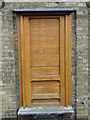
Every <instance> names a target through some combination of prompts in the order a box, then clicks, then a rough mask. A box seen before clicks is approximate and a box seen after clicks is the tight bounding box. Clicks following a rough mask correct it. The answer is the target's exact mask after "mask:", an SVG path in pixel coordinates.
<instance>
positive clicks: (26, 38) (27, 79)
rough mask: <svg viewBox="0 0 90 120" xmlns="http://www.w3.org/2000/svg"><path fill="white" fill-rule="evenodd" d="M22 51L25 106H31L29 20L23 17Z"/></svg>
mask: <svg viewBox="0 0 90 120" xmlns="http://www.w3.org/2000/svg"><path fill="white" fill-rule="evenodd" d="M24 46H25V47H24V51H25V56H24V59H25V93H26V105H27V106H31V70H30V31H29V19H28V17H24Z"/></svg>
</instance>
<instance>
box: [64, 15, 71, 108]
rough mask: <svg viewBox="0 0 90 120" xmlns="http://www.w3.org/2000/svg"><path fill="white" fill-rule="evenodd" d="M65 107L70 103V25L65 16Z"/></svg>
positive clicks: (67, 16) (68, 18)
mask: <svg viewBox="0 0 90 120" xmlns="http://www.w3.org/2000/svg"><path fill="white" fill-rule="evenodd" d="M65 18H66V21H65V23H66V32H65V34H66V36H65V37H66V106H68V104H69V103H70V101H71V100H70V99H71V28H70V27H71V25H70V23H69V22H70V21H69V20H70V19H71V18H70V17H69V15H66V17H65ZM69 100H70V101H69Z"/></svg>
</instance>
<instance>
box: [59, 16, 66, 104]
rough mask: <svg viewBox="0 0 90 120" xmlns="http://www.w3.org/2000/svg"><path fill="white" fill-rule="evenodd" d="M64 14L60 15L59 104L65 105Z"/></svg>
mask: <svg viewBox="0 0 90 120" xmlns="http://www.w3.org/2000/svg"><path fill="white" fill-rule="evenodd" d="M64 33H65V30H64V16H60V81H61V95H60V96H61V105H62V106H64V105H65V38H64Z"/></svg>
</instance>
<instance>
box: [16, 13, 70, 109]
mask: <svg viewBox="0 0 90 120" xmlns="http://www.w3.org/2000/svg"><path fill="white" fill-rule="evenodd" d="M46 14H47V17H48V16H51V17H52V15H53V14H54V17H57V15H58V16H60V17H59V19H60V21H62V19H65V23H63V22H60V24H61V25H60V39H63V41H64V42H63V43H60V47H61V49H60V56H62V57H61V59H60V64H61V67H60V74H61V77H60V79H65V81H63V82H62V83H61V85H62V86H64V84H65V93H66V94H65V97H63V96H61V105H62V106H68V105H71V104H72V102H71V92H72V90H71V14H70V12H59V13H58V12H54V13H53V12H42V13H40V12H36V14H35V13H32V12H31V13H27V12H26V13H20V12H19V14H17V27H18V58H19V91H20V106H23V107H24V108H25V107H26V106H27V103H28V104H29V105H31V102H30V101H29V99H31V92H30V91H28V92H29V96H28V99H26V96H27V95H26V94H27V93H25V89H26V88H27V87H26V86H27V85H28V81H29V80H27V81H25V75H26V76H27V75H28V76H29V77H30V75H29V74H28V73H25V72H24V70H26V71H30V68H28V67H27V65H26V66H25V61H27V60H28V59H23V57H22V56H24V54H25V52H24V47H23V45H22V41H23V42H25V41H24V40H25V39H30V38H29V33H27V34H28V36H25V35H24V36H23V34H25V32H27V31H24V26H27V29H29V24H28V22H25V20H24V19H26V21H28V20H29V19H28V18H29V17H30V16H31V17H33V18H34V17H37V15H39V16H41V17H44V16H46ZM25 16H26V17H25ZM28 16H29V17H28ZM23 18H24V19H23ZM62 31H63V32H64V33H65V36H64V34H62ZM29 45H30V43H29V40H28V47H27V48H28V49H30V46H29ZM64 46H65V49H64ZM27 48H26V51H27ZM63 51H64V54H63ZM27 56H28V54H27ZM29 57H30V55H29ZM64 60H65V61H64ZM29 87H31V84H30V83H29ZM62 92H63V90H62ZM63 99H65V103H64V102H63ZM26 100H27V101H26Z"/></svg>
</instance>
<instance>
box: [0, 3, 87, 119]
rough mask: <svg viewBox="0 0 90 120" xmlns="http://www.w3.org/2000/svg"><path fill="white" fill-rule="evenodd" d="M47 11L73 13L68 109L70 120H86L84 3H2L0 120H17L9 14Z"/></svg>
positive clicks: (14, 41) (13, 23)
mask: <svg viewBox="0 0 90 120" xmlns="http://www.w3.org/2000/svg"><path fill="white" fill-rule="evenodd" d="M0 4H1V3H0ZM51 7H53V8H58V7H59V8H61V7H70V8H74V9H75V10H76V12H73V13H72V19H71V27H72V55H71V56H72V107H73V109H74V114H73V115H72V118H71V119H73V120H75V119H76V120H78V119H81V120H83V119H84V120H85V119H88V108H87V106H86V104H84V103H86V102H88V9H87V6H86V3H85V2H80V3H79V2H78V3H77V2H46V3H45V2H44V3H43V2H37V3H36V2H35V3H33V2H22V3H18V2H15V3H14V2H10V3H9V2H6V3H5V7H4V8H3V9H2V12H1V9H0V90H1V86H2V100H1V99H0V103H1V102H2V118H17V110H18V109H19V71H18V69H19V68H18V38H17V16H16V14H14V13H13V12H12V11H13V9H15V8H51ZM1 26H2V28H1ZM1 31H2V32H1ZM1 36H2V39H1ZM0 95H1V92H0ZM0 107H1V106H0ZM0 110H1V108H0ZM0 112H1V111H0ZM33 119H41V120H42V119H50V120H52V119H54V120H59V119H60V118H59V116H55V115H52V117H51V116H48V117H46V116H33ZM63 119H64V118H63ZM66 119H67V118H66Z"/></svg>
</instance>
